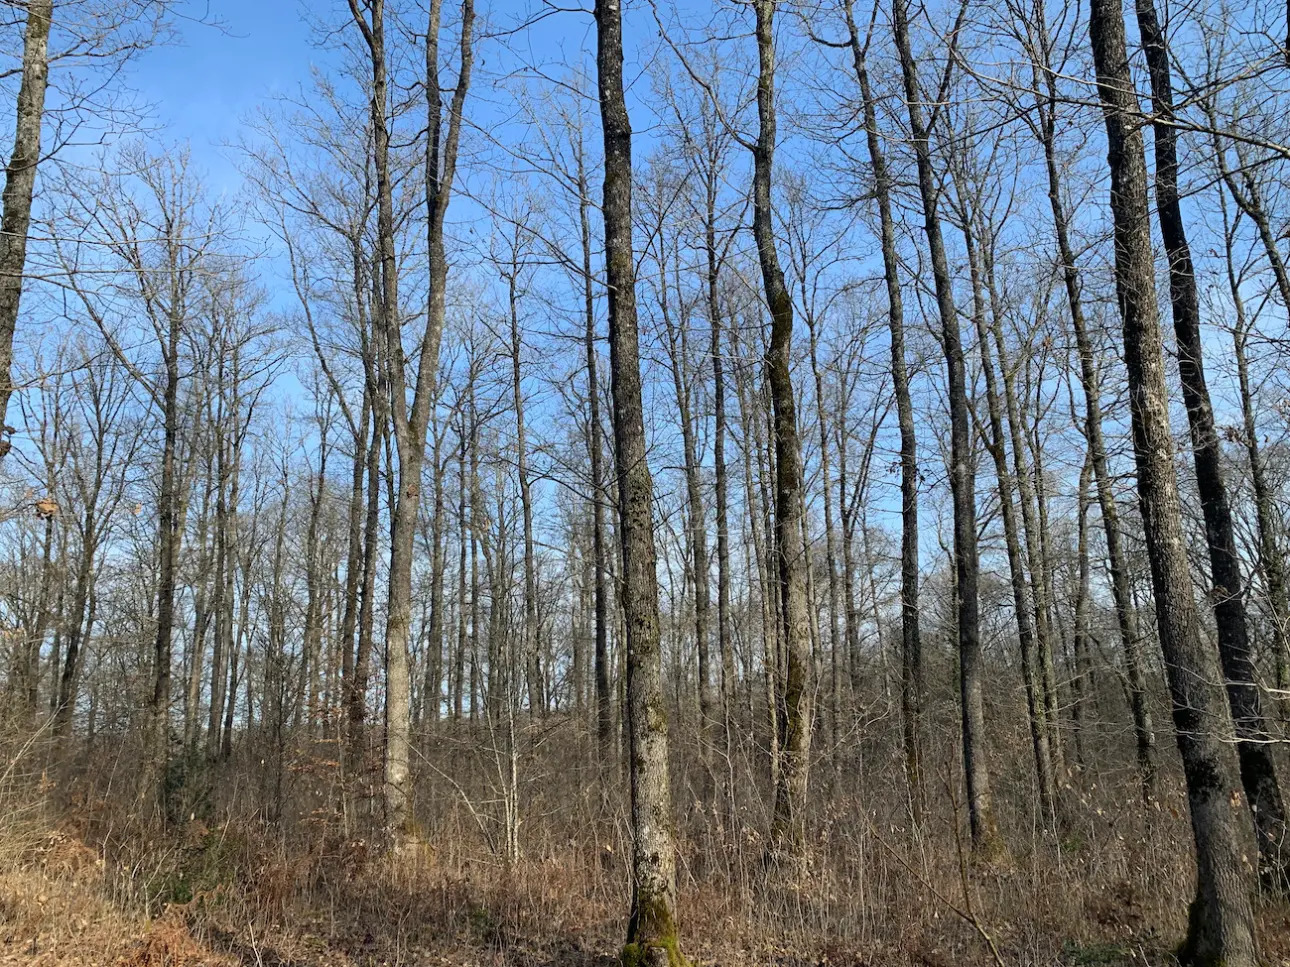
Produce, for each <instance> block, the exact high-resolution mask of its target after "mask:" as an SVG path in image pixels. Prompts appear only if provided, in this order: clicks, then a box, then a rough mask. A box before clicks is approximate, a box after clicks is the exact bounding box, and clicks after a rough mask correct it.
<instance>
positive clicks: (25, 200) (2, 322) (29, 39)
mask: <svg viewBox="0 0 1290 967" xmlns="http://www.w3.org/2000/svg"><path fill="white" fill-rule="evenodd" d="M26 7H27V26H26V30H25V31H24V33H23V46H22V81H21V82H20V83H19V86H18V105H17V122H16V125H15V130H14V139H13V150H12V151H11V152H10V154H9V163H8V164H7V165H6V166H5V181H4V192H3V194H2V195H0V205H2V206H3V211H0V458H3V456H4V454H5V453H7V452H8V450H9V431H8V428H7V426H6V423H5V418H6V415H7V414H8V411H9V397H10V396H12V395H13V383H12V378H13V377H12V369H13V334H14V328H15V326H16V325H17V323H18V306H19V303H20V302H21V300H22V281H23V273H24V271H25V269H26V266H27V232H28V230H29V228H30V227H31V198H32V194H33V192H34V191H35V187H36V167H37V165H39V164H40V134H41V130H40V129H41V122H42V121H43V120H44V116H45V91H46V89H47V88H48V86H49V28H50V22H51V21H52V20H53V16H54V0H28V3H27V4H26Z"/></svg>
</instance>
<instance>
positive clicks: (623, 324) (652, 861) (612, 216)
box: [595, 0, 685, 967]
mask: <svg viewBox="0 0 1290 967" xmlns="http://www.w3.org/2000/svg"><path fill="white" fill-rule="evenodd" d="M595 16H596V76H597V86H598V89H599V93H600V120H601V125H602V129H603V132H604V158H605V172H604V200H603V205H602V209H601V210H602V212H603V214H604V219H605V272H606V277H607V279H606V280H607V282H608V286H609V359H610V373H611V377H612V379H611V384H612V390H613V404H614V410H613V416H614V420H613V422H614V444H615V452H616V457H617V460H616V465H617V468H618V520H619V535H620V538H621V541H622V562H623V580H622V610H623V616H624V620H625V624H626V629H627V733H628V739H629V744H630V752H629V764H630V774H631V797H632V833H633V844H632V909H631V920H630V923H629V925H628V928H627V947H626V949H625V950H624V960H626V959H627V958H628V956H635V957H636V958H637V960H636V962H638V963H641V964H648V965H650V967H655V965H662V964H666V965H668V967H680V965H682V964H684V963H685V958H684V957H683V956H682V955H681V948H680V942H679V940H678V936H677V925H676V846H675V841H674V839H673V833H672V792H671V786H670V783H669V780H668V751H667V749H668V741H667V713H666V712H665V710H664V708H663V689H662V680H661V678H662V671H661V667H660V662H661V653H660V647H659V615H658V581H657V577H656V574H655V561H656V558H655V551H654V520H653V499H654V492H653V483H652V481H651V479H650V470H649V464H648V462H647V456H646V449H645V415H644V408H643V404H642V399H641V373H640V351H639V333H638V331H637V321H636V266H635V259H634V257H633V254H632V129H631V120H630V118H629V117H628V114H627V101H626V98H625V97H624V94H623V21H622V7H621V5H620V0H596V4H595Z"/></svg>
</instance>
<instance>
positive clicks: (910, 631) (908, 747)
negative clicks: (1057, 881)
mask: <svg viewBox="0 0 1290 967" xmlns="http://www.w3.org/2000/svg"><path fill="white" fill-rule="evenodd" d="M846 17H847V35H848V40H849V42H850V46H851V55H852V60H853V63H854V66H855V72H856V80H857V82H858V83H859V85H860V97H861V100H862V102H863V107H864V125H865V141H866V144H867V146H868V149H869V166H870V168H871V170H872V172H873V186H874V187H873V194H874V200H875V201H876V202H877V205H878V225H879V239H880V244H881V248H882V274H883V282H884V284H885V286H886V289H887V327H888V332H889V338H890V342H891V382H892V390H893V392H894V393H895V395H896V416H897V419H898V422H899V424H900V627H901V662H900V665H901V688H900V705H901V723H902V728H903V738H904V752H905V781H906V783H907V784H908V787H909V801H910V808H911V811H912V814H913V817H914V821H915V822H919V821H920V820H921V818H922V804H923V780H922V751H921V746H922V739H921V733H922V724H921V723H922V707H923V657H922V641H921V637H920V635H919V626H918V436H917V431H916V429H915V427H914V407H913V402H912V401H911V399H910V393H909V373H908V369H907V367H906V363H905V305H904V299H903V298H902V296H901V292H900V255H899V252H898V250H897V248H896V222H895V218H894V217H893V216H892V206H891V171H890V170H889V169H888V167H887V158H886V154H885V153H884V152H883V150H882V139H881V135H880V132H879V130H878V116H877V110H876V108H875V105H874V97H873V91H872V89H871V86H870V83H869V70H868V66H867V63H866V60H865V53H866V45H867V38H866V41H865V42H864V43H862V42H861V39H860V33H859V31H858V30H857V29H856V23H855V16H854V14H853V12H852V3H851V2H850V0H848V2H847V5H846Z"/></svg>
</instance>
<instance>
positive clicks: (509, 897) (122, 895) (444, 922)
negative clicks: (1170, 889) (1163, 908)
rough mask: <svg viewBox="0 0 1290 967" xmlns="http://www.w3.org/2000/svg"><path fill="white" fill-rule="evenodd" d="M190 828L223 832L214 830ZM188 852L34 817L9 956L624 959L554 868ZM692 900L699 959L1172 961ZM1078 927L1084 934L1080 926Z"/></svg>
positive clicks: (1276, 940) (106, 962) (560, 964)
mask: <svg viewBox="0 0 1290 967" xmlns="http://www.w3.org/2000/svg"><path fill="white" fill-rule="evenodd" d="M195 835H197V836H198V838H199V839H200V840H201V841H203V842H205V843H207V844H210V843H211V842H212V838H211V837H212V831H210V830H200V831H197V833H196V834H195ZM191 842H193V840H192V839H191V837H190V843H191ZM181 852H182V849H180V850H164V851H157V852H155V853H152V854H144V853H139V854H136V855H134V856H133V857H132V858H128V859H123V856H117V857H114V858H113V859H112V860H108V859H107V858H106V856H107V854H106V853H105V851H104V850H103V848H102V847H96V846H92V845H90V844H89V843H87V842H86V841H85V840H84V839H82V838H81V837H80V836H79V835H77V833H76V832H75V830H74V827H71V826H66V825H64V826H62V827H59V828H55V829H49V828H45V829H43V830H35V829H28V835H26V836H25V837H23V838H22V841H21V842H19V843H9V844H7V846H6V851H5V855H4V856H3V857H0V861H2V868H0V964H3V965H15V967H19V965H21V967H240V965H246V967H287V965H291V967H387V965H389V967H392V965H407V967H417V965H424V967H475V965H478V967H512V965H514V967H519V965H534V967H611V965H614V964H616V963H617V962H618V961H617V957H616V952H617V945H618V943H619V938H620V935H621V931H622V929H623V925H622V923H621V922H620V920H621V911H619V910H616V909H611V908H610V905H608V904H599V905H597V904H596V903H586V902H581V903H580V902H577V901H576V900H574V901H572V902H567V901H570V898H569V897H568V896H560V895H559V894H561V892H562V887H561V884H560V883H559V882H558V879H557V878H553V877H552V876H551V875H549V874H548V875H547V876H546V881H545V882H537V881H534V880H533V879H527V878H523V877H519V878H513V879H511V880H510V882H494V883H489V884H485V883H480V882H475V883H470V882H466V881H463V880H461V879H459V878H454V877H452V876H448V875H446V874H443V873H442V872H435V871H433V870H431V869H428V868H426V867H425V866H424V864H422V865H420V866H419V863H420V861H418V860H416V859H412V860H407V861H406V864H407V866H408V867H409V868H405V869H402V870H399V871H391V870H389V869H385V870H382V871H374V870H372V869H367V870H364V871H362V872H360V873H358V874H357V875H355V876H351V877H350V878H349V885H348V886H347V887H344V888H341V889H338V890H336V891H334V892H333V893H331V900H330V901H327V900H326V897H327V896H328V891H327V890H326V889H317V888H312V889H305V890H303V891H302V889H301V885H302V883H303V882H304V881H308V880H309V879H310V874H309V873H308V871H305V870H302V869H296V870H283V869H280V868H274V867H273V866H272V865H271V864H268V863H262V864H261V865H260V866H258V867H255V868H250V869H244V870H242V871H240V872H238V873H229V872H228V871H223V870H221V869H220V868H219V867H218V864H215V865H210V866H208V867H207V868H206V869H204V870H200V871H197V872H196V873H192V871H190V873H186V874H184V876H186V877H188V876H190V874H191V880H188V879H185V880H184V881H183V882H182V883H179V882H178V881H175V880H174V879H173V877H174V875H175V874H174V871H175V869H176V868H177V867H175V865H174V862H175V859H176V857H177V856H178V855H179V853H181ZM212 852H214V853H215V854H218V852H219V851H218V850H214V851H212V850H211V849H210V848H209V846H205V847H202V854H203V855H206V854H210V853H212ZM227 858H228V857H227V856H225V859H227ZM245 859H246V857H245V856H240V857H239V861H245ZM373 865H374V864H373ZM166 878H170V880H169V881H168V887H167V888H168V889H169V890H170V891H171V894H172V895H175V896H186V897H187V899H186V901H185V902H177V901H173V900H172V901H170V902H163V903H159V904H151V905H150V904H147V903H141V902H140V898H141V896H142V895H143V894H142V892H141V891H142V889H143V885H144V884H155V883H157V882H159V881H160V880H166ZM568 885H570V884H566V885H565V886H568ZM151 888H152V887H151V886H150V887H149V889H151ZM302 897H307V898H308V899H307V900H302ZM583 899H585V898H583ZM689 899H691V900H694V901H695V902H694V903H690V904H687V898H684V897H683V902H682V915H683V916H686V917H687V918H688V920H689V923H690V927H691V929H690V930H689V931H688V932H687V934H686V936H685V944H686V952H687V955H688V956H689V957H690V958H691V960H692V962H693V963H694V964H695V965H711V967H718V965H722V967H736V965H739V967H743V965H748V967H755V965H766V967H808V965H809V967H887V965H918V967H956V965H973V964H982V965H991V964H992V965H994V967H1013V965H1018V967H1020V965H1023V964H1033V965H1038V964H1052V965H1059V964H1060V965H1068V967H1114V965H1118V964H1123V965H1129V964H1133V965H1149V964H1150V965H1166V964H1169V963H1171V962H1172V957H1171V956H1170V953H1169V949H1168V946H1167V944H1166V943H1165V940H1164V938H1162V937H1158V936H1157V935H1156V932H1155V930H1154V928H1152V927H1150V926H1146V927H1143V926H1142V925H1137V926H1136V928H1135V929H1134V930H1132V931H1129V930H1127V929H1120V928H1122V927H1124V926H1125V925H1124V924H1120V925H1116V924H1107V925H1106V928H1105V931H1104V932H1105V933H1106V934H1107V936H1108V937H1111V938H1115V937H1117V936H1124V939H1118V940H1117V939H1110V940H1107V941H1106V942H1089V941H1088V940H1087V939H1086V940H1085V941H1083V942H1081V943H1075V942H1073V941H1071V940H1066V939H1063V938H1062V937H1059V936H1051V937H1041V938H1040V941H1039V942H1036V940H1035V938H1034V936H1033V935H1028V936H1027V939H1025V940H1022V939H1021V935H1022V934H1023V933H1025V931H1021V932H1018V931H1016V930H1012V929H1009V928H1008V927H1007V926H1004V925H999V926H998V927H997V928H992V927H991V926H988V925H987V924H986V923H985V922H984V921H981V922H980V924H979V928H978V926H977V925H974V924H970V923H967V922H965V921H964V919H963V917H962V916H961V915H960V914H956V912H955V910H954V905H953V904H952V903H951V902H950V901H949V900H948V899H947V900H946V904H945V908H944V910H943V911H942V913H941V914H940V915H938V916H936V917H935V918H934V919H936V920H937V921H939V924H938V925H936V926H935V927H934V928H933V929H929V930H925V931H921V932H920V934H919V935H918V936H917V937H911V936H909V935H907V934H906V935H905V936H893V937H892V938H891V939H890V942H889V943H887V942H874V943H869V944H866V949H864V950H856V949H848V947H847V946H846V945H844V944H842V943H839V942H838V941H836V940H830V938H829V936H828V934H829V931H827V930H823V931H816V932H814V933H813V935H810V936H806V935H801V934H800V933H798V934H796V935H783V934H781V935H776V933H775V931H774V929H773V928H767V927H765V926H761V927H756V928H754V927H750V926H749V925H747V924H740V923H735V922H730V921H727V922H719V921H715V922H714V920H713V918H712V917H710V916H706V915H704V914H703V913H702V912H701V911H700V910H699V909H698V908H699V907H701V906H702V901H701V898H697V899H696V898H689ZM1105 901H1106V902H1105V903H1104V904H1103V905H1102V907H1101V908H1100V909H1103V910H1105V911H1107V916H1109V917H1110V918H1112V919H1114V918H1115V917H1116V916H1117V915H1122V918H1123V919H1124V921H1125V923H1126V924H1127V923H1129V922H1130V921H1131V920H1132V918H1133V917H1134V916H1135V915H1136V914H1135V913H1134V911H1133V909H1132V907H1133V905H1134V900H1133V898H1131V897H1129V898H1126V897H1117V896H1109V897H1106V898H1105ZM561 904H563V905H561ZM1075 915H1076V916H1078V914H1075ZM1261 920H1262V924H1261V926H1262V931H1263V944H1264V953H1265V956H1266V958H1267V961H1268V963H1269V964H1290V943H1288V938H1290V913H1288V912H1287V910H1286V909H1285V908H1284V907H1283V906H1277V907H1276V908H1266V909H1264V910H1263V911H1262V913H1261ZM928 926H929V927H931V926H932V925H931V924H929V925H928ZM1074 928H1075V925H1074V924H1072V930H1073V931H1074ZM896 932H897V933H899V931H896ZM1130 933H1131V934H1132V936H1128V934H1130ZM879 934H881V931H879ZM1072 935H1079V936H1085V937H1087V933H1084V932H1079V931H1075V932H1074V933H1073V934H1072ZM987 937H988V940H987ZM992 946H993V948H994V950H993V951H992V949H991V948H992Z"/></svg>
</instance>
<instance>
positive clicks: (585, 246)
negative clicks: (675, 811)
mask: <svg viewBox="0 0 1290 967" xmlns="http://www.w3.org/2000/svg"><path fill="white" fill-rule="evenodd" d="M581 144H582V142H581V137H580V138H579V150H578V159H577V161H578V228H579V238H580V240H581V242H582V311H583V323H584V326H585V331H584V334H583V350H584V352H585V353H586V357H587V449H588V451H590V455H591V545H592V553H593V555H594V558H595V561H594V566H595V571H596V576H595V624H596V630H595V634H596V642H595V648H594V658H593V659H592V660H593V663H594V665H595V669H594V671H595V679H596V737H597V740H598V742H599V746H600V758H601V761H608V759H609V756H610V754H611V752H612V749H613V743H614V712H613V692H612V688H611V686H610V674H609V558H608V549H607V541H606V539H605V470H604V446H603V444H602V443H601V426H600V376H599V374H598V372H597V370H598V368H599V367H598V366H597V363H596V297H595V285H594V283H595V279H594V277H593V275H592V273H591V246H592V236H591V191H590V189H589V187H588V185H587V171H586V157H585V154H584V152H583V151H582V149H581Z"/></svg>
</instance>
